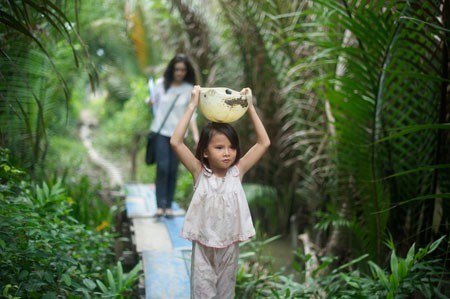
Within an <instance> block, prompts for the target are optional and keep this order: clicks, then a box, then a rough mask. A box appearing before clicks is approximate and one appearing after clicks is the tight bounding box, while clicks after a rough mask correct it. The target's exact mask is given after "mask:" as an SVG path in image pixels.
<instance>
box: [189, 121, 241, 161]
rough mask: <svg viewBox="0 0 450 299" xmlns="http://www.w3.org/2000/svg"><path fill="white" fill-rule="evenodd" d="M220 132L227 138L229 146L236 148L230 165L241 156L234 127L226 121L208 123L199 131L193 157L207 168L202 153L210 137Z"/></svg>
mask: <svg viewBox="0 0 450 299" xmlns="http://www.w3.org/2000/svg"><path fill="white" fill-rule="evenodd" d="M217 133H221V134H224V135H225V136H227V138H228V140H230V143H231V146H232V147H233V148H235V149H236V159H235V160H234V162H233V164H232V165H235V164H236V163H237V162H239V159H240V158H241V148H240V146H239V136H238V134H237V132H236V130H235V129H234V127H233V126H232V125H230V124H228V123H214V122H212V123H208V124H207V125H206V126H205V127H204V128H203V130H202V132H201V133H200V139H199V141H198V145H197V150H196V151H195V157H196V158H197V159H198V160H199V161H200V162H201V163H202V164H204V165H206V166H207V167H208V168H209V167H210V166H209V162H208V159H206V158H205V157H203V153H204V152H205V150H206V148H207V147H208V144H209V142H210V140H211V138H212V137H213V136H214V134H217Z"/></svg>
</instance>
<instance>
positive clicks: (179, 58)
mask: <svg viewBox="0 0 450 299" xmlns="http://www.w3.org/2000/svg"><path fill="white" fill-rule="evenodd" d="M178 62H183V63H184V65H185V66H186V70H187V72H186V77H184V81H186V82H188V83H191V84H192V85H195V84H196V83H197V79H196V76H195V71H194V68H193V67H192V64H191V62H190V61H189V58H188V57H187V56H186V55H185V54H182V53H179V54H177V55H175V57H174V58H172V60H171V61H169V64H168V65H167V67H166V70H165V71H164V91H167V90H168V89H169V87H170V85H172V82H173V72H174V70H175V64H177V63H178Z"/></svg>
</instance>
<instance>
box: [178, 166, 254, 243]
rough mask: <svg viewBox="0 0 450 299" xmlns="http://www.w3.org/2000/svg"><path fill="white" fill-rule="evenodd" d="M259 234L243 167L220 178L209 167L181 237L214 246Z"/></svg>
mask: <svg viewBox="0 0 450 299" xmlns="http://www.w3.org/2000/svg"><path fill="white" fill-rule="evenodd" d="M254 235H255V228H254V226H253V222H252V217H251V214H250V209H249V207H248V203H247V198H246V196H245V193H244V189H243V188H242V183H241V179H240V176H239V169H238V168H237V166H233V167H231V168H230V169H229V170H228V172H227V174H226V176H225V177H223V178H220V177H217V176H215V175H214V174H212V173H211V172H210V171H208V170H207V169H206V168H203V169H202V172H201V174H200V176H199V178H198V181H197V182H196V184H195V187H194V194H193V196H192V200H191V203H190V205H189V208H188V211H187V212H186V216H185V220H184V224H183V228H182V230H181V237H182V238H185V239H188V240H191V241H197V242H199V243H200V244H202V245H204V246H208V247H213V248H225V247H228V246H230V245H231V244H233V243H236V242H242V241H246V240H248V239H249V238H251V237H253V236H254Z"/></svg>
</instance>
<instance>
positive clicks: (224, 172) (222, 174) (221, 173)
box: [211, 169, 228, 178]
mask: <svg viewBox="0 0 450 299" xmlns="http://www.w3.org/2000/svg"><path fill="white" fill-rule="evenodd" d="M211 170H212V174H213V175H215V176H216V177H219V178H224V177H225V176H226V175H227V172H228V169H215V170H214V169H211Z"/></svg>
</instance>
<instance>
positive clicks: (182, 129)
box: [170, 85, 202, 181]
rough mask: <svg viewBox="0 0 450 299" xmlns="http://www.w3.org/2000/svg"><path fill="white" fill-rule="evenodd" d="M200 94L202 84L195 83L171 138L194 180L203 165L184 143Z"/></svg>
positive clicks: (176, 151) (174, 148) (173, 146)
mask: <svg viewBox="0 0 450 299" xmlns="http://www.w3.org/2000/svg"><path fill="white" fill-rule="evenodd" d="M199 96H200V86H198V85H195V86H194V88H193V89H192V93H191V101H190V103H189V104H188V106H187V108H186V112H184V114H183V116H182V117H181V120H180V122H179V123H178V125H177V127H176V128H175V131H174V132H173V135H172V137H171V138H170V145H171V146H172V148H173V150H174V151H175V153H176V154H177V156H178V158H179V159H180V161H181V163H183V165H184V166H185V167H186V168H187V170H188V171H189V172H190V173H191V174H192V176H193V177H194V181H196V180H197V178H198V175H199V174H200V171H201V167H202V165H201V163H200V161H199V160H197V158H195V156H194V154H193V153H192V152H191V150H190V149H189V148H188V147H187V146H186V144H185V143H184V136H185V134H186V130H187V128H188V126H189V123H190V122H191V119H192V115H193V114H194V112H195V109H196V108H197V106H198V99H199ZM197 136H198V130H197ZM197 138H198V137H197Z"/></svg>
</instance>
